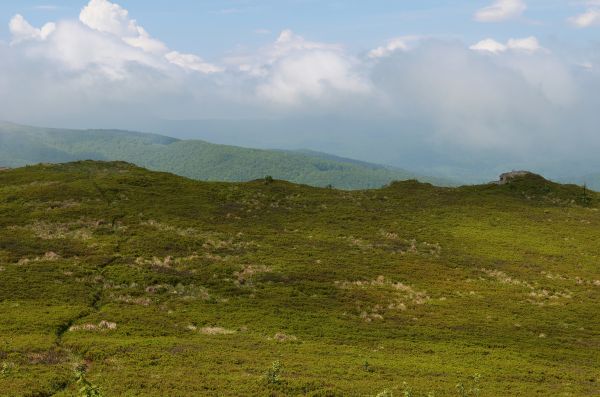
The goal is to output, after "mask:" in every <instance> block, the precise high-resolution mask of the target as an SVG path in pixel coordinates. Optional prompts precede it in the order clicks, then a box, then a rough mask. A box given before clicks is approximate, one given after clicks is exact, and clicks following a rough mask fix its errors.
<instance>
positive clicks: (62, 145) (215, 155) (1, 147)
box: [0, 123, 449, 189]
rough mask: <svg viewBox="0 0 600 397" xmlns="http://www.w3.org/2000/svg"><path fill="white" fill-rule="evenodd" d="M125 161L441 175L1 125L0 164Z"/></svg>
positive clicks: (324, 173) (215, 171) (371, 180)
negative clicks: (88, 160)
mask: <svg viewBox="0 0 600 397" xmlns="http://www.w3.org/2000/svg"><path fill="white" fill-rule="evenodd" d="M86 159H91V160H124V161H129V162H132V163H135V164H137V165H140V166H143V167H146V168H150V169H153V170H160V171H167V172H173V173H175V174H178V175H181V176H186V177H189V178H193V179H198V180H213V181H216V180H222V181H248V180H254V179H258V178H263V177H265V176H266V175H272V176H273V177H275V178H276V179H284V180H289V181H293V182H296V183H304V184H310V185H313V186H327V185H330V184H331V185H334V186H335V187H338V188H343V189H356V188H376V187H381V186H383V185H385V184H387V183H389V182H391V181H393V180H405V179H411V178H419V179H422V180H425V181H430V182H434V183H436V184H448V183H449V182H448V181H445V180H443V179H440V178H437V179H436V178H427V177H420V176H417V175H415V174H412V173H410V172H407V171H404V170H401V169H398V168H391V167H384V166H381V165H375V164H369V163H364V162H359V161H354V160H350V159H343V158H339V157H335V156H330V155H326V154H323V153H316V152H309V151H305V152H291V151H280V150H258V149H247V148H241V147H235V146H225V145H215V144H211V143H208V142H204V141H181V140H177V139H174V138H169V137H165V136H160V135H152V134H142V133H136V132H128V131H106V130H102V131H95V130H89V131H77V130H58V129H49V128H34V127H26V126H20V125H15V124H7V123H4V124H2V123H0V166H11V167H15V166H23V165H26V164H36V163H40V162H53V163H55V162H66V161H73V160H86Z"/></svg>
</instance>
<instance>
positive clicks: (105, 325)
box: [69, 320, 117, 332]
mask: <svg viewBox="0 0 600 397" xmlns="http://www.w3.org/2000/svg"><path fill="white" fill-rule="evenodd" d="M116 329H117V323H112V322H110V321H106V320H102V321H100V322H99V323H98V324H97V325H96V324H79V325H72V326H71V327H70V328H69V331H70V332H75V331H114V330H116Z"/></svg>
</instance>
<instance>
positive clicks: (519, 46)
mask: <svg viewBox="0 0 600 397" xmlns="http://www.w3.org/2000/svg"><path fill="white" fill-rule="evenodd" d="M469 48H470V49H471V50H475V51H487V52H491V53H493V54H499V53H502V52H505V51H508V50H514V51H525V52H537V51H541V50H543V48H542V46H541V45H540V42H539V41H538V39H537V38H535V37H533V36H530V37H525V38H522V39H509V40H508V42H507V43H506V44H502V43H500V42H498V41H496V40H494V39H484V40H481V41H480V42H478V43H475V44H473V45H472V46H470V47H469Z"/></svg>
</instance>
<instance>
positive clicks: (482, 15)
mask: <svg viewBox="0 0 600 397" xmlns="http://www.w3.org/2000/svg"><path fill="white" fill-rule="evenodd" d="M526 9H527V5H526V4H525V2H524V1H523V0H495V1H494V3H493V4H491V5H489V6H487V7H484V8H482V9H480V10H479V11H477V12H476V13H475V20H476V21H479V22H500V21H505V20H508V19H514V18H518V17H520V16H521V15H522V14H523V12H525V10H526Z"/></svg>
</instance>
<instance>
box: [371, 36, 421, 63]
mask: <svg viewBox="0 0 600 397" xmlns="http://www.w3.org/2000/svg"><path fill="white" fill-rule="evenodd" d="M420 38H421V37H420V36H403V37H396V38H394V39H391V40H389V41H388V42H387V44H386V45H384V46H381V47H377V48H375V49H373V50H371V51H369V54H368V56H369V58H383V57H386V56H389V55H391V54H392V53H394V52H396V51H407V50H409V49H410V48H411V46H412V45H413V44H414V43H415V42H417V41H418V40H419V39H420Z"/></svg>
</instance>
